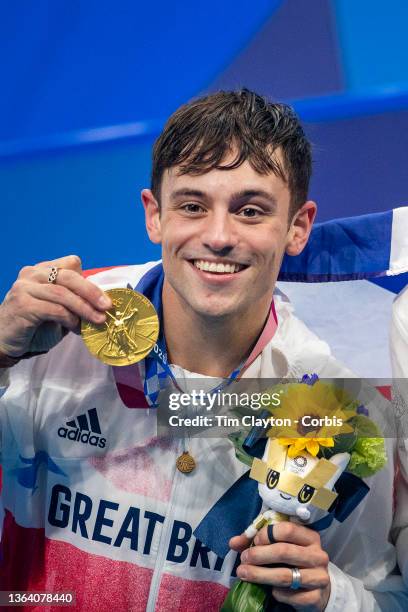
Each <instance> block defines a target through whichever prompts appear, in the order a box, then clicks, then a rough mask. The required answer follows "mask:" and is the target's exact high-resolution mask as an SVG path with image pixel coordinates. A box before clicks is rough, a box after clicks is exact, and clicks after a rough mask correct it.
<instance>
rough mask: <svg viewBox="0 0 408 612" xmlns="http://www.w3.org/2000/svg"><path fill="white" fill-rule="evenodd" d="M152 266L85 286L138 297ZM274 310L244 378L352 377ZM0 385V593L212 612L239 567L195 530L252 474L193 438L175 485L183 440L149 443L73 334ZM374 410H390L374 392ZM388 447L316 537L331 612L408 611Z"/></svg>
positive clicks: (401, 483)
mask: <svg viewBox="0 0 408 612" xmlns="http://www.w3.org/2000/svg"><path fill="white" fill-rule="evenodd" d="M152 265H153V264H146V265H143V266H129V267H122V268H115V269H112V270H109V271H105V272H101V273H98V274H96V275H94V276H92V277H91V279H92V280H93V281H94V282H96V283H97V284H99V285H100V286H101V287H103V288H104V289H108V288H112V287H121V286H122V287H123V286H124V287H126V286H127V284H128V283H130V284H131V285H132V286H135V285H136V283H137V282H138V280H139V279H140V278H141V276H142V275H143V274H145V272H146V271H147V270H148V269H149V267H151V266H152ZM275 307H276V312H277V317H278V328H277V330H276V332H275V334H274V336H273V338H272V340H270V342H269V343H268V344H267V345H266V346H265V347H264V348H263V350H262V352H261V353H260V354H259V355H258V357H257V358H256V359H255V361H253V363H252V364H251V365H250V366H249V368H248V369H247V370H246V371H245V373H244V376H246V377H251V378H257V377H264V378H273V377H294V378H299V377H301V376H303V375H304V374H306V373H307V374H312V373H317V374H318V375H319V376H320V377H328V378H329V377H347V376H350V373H349V372H348V371H347V370H346V368H344V367H343V366H342V365H341V364H339V363H338V362H337V361H336V360H335V359H334V358H333V357H332V356H331V355H330V350H329V347H328V346H327V344H326V343H324V342H323V341H321V340H319V339H318V338H317V337H316V336H315V335H314V334H313V333H311V332H310V331H309V330H308V329H307V328H306V326H305V325H304V324H303V323H302V322H301V321H299V320H298V319H297V318H296V317H295V316H294V314H293V312H292V308H291V306H290V304H288V303H286V302H285V301H284V300H282V299H281V298H280V297H277V298H276V299H275ZM136 367H137V366H136ZM182 374H183V375H185V376H186V378H188V377H189V376H191V374H189V373H186V372H184V373H182ZM178 376H179V377H180V372H178ZM0 387H1V392H2V398H1V399H0V422H1V450H2V468H3V488H2V501H3V506H4V517H3V533H2V541H1V557H0V563H1V564H0V590H25V591H42V590H48V591H53V592H61V591H72V592H75V594H76V607H75V609H77V610H89V611H92V610H98V611H105V610H106V611H108V610H109V611H110V610H112V609H113V610H136V611H139V610H140V611H142V610H159V611H166V612H167V611H168V612H170V611H171V612H174V611H177V610H180V611H181V610H183V611H185V610H187V611H188V612H193V611H206V612H207V611H211V610H217V609H219V606H220V604H221V602H222V601H223V599H224V597H225V595H226V593H227V590H228V588H229V586H230V585H231V584H232V582H233V580H234V577H233V576H231V574H232V573H233V570H234V564H235V563H236V557H237V555H236V553H235V552H233V551H230V553H228V555H227V556H226V557H225V559H221V558H218V557H217V556H216V555H215V553H213V552H211V551H209V550H208V549H207V548H206V547H205V546H203V545H201V544H200V542H198V541H197V540H196V539H195V538H194V536H193V535H192V532H193V531H194V529H195V527H196V526H197V524H198V523H199V522H200V521H201V519H202V518H203V517H204V515H205V514H206V513H207V512H208V510H209V509H210V508H211V507H212V505H213V504H214V503H215V502H216V501H217V500H218V499H219V498H220V497H221V495H222V494H223V493H224V492H225V491H226V489H228V488H229V487H230V486H231V485H232V484H233V483H234V482H235V481H236V480H237V479H238V478H239V477H240V476H241V475H242V474H243V473H244V472H245V471H246V470H247V468H246V466H244V465H243V464H242V463H241V462H240V461H238V460H237V459H236V458H235V454H234V450H233V448H232V445H231V443H230V442H229V441H228V440H227V439H219V438H199V439H198V438H197V439H191V440H190V441H189V446H188V448H189V451H190V453H191V454H192V455H193V457H194V458H195V460H196V462H197V467H196V469H195V470H194V471H193V472H192V473H190V474H189V475H187V476H186V475H185V474H182V473H180V472H179V471H178V470H177V469H176V466H175V461H176V458H177V457H178V456H179V455H180V453H181V450H182V442H181V441H179V440H173V441H169V440H165V439H160V438H157V437H156V427H155V426H156V413H155V410H154V409H150V410H149V409H147V408H128V407H127V405H126V404H125V403H124V400H123V397H124V396H123V388H122V393H121V394H120V393H119V391H118V385H117V380H115V377H114V374H113V369H112V368H111V367H110V366H107V365H105V364H103V363H100V362H99V361H97V360H96V359H94V358H93V357H91V355H90V354H89V353H88V351H87V349H86V347H85V346H84V344H83V342H82V340H81V338H80V337H78V336H76V335H74V334H69V335H68V336H66V337H65V338H64V339H63V340H62V341H61V342H60V343H59V344H58V345H57V346H56V347H54V348H53V349H52V350H51V351H50V352H49V353H48V354H46V355H42V356H39V357H36V358H33V359H30V360H23V361H21V362H20V363H19V364H17V365H16V366H14V367H13V368H11V369H10V370H8V371H7V370H5V371H3V373H2V375H1V378H0ZM125 391H126V389H125ZM128 391H129V390H128ZM375 394H377V392H375ZM376 401H378V403H379V404H381V405H382V406H384V405H386V404H387V402H386V400H384V399H383V398H382V396H380V395H379V394H377V398H376ZM143 405H145V404H143ZM369 408H370V407H369ZM387 409H388V410H389V411H390V413H389V414H390V415H391V407H390V406H388V407H387ZM390 418H391V417H390ZM85 421H86V422H87V423H88V424H90V426H89V429H90V430H91V431H90V432H89V434H90V435H89V437H87V436H85V437H84V439H83V440H82V441H81V440H78V439H77V437H76V434H75V432H76V431H78V424H79V423H81V422H82V423H84V422H85ZM75 428H76V429H75ZM69 432H71V434H70V436H71V437H69V436H68V433H69ZM386 445H387V451H388V463H387V465H386V467H385V468H384V469H383V470H381V471H380V472H379V473H378V474H376V475H375V476H374V477H371V478H368V479H366V482H367V484H368V485H369V486H370V488H371V490H370V492H369V493H368V495H367V496H366V497H365V499H364V500H363V501H362V502H361V503H360V505H359V506H358V507H357V508H356V509H355V510H354V511H353V512H352V514H351V515H350V516H349V517H348V518H347V519H346V520H345V522H344V523H337V522H336V521H334V523H333V524H332V526H331V527H329V528H328V529H327V530H325V531H323V532H321V538H322V545H323V547H324V548H325V549H326V550H327V552H328V554H329V556H330V560H331V562H330V566H329V570H330V577H331V596H330V600H329V603H328V606H327V608H326V612H340V611H341V612H345V611H347V612H349V611H354V610H355V611H359V612H360V611H363V612H371V611H374V610H386V611H387V612H389V611H398V610H401V611H402V610H405V611H406V610H408V591H407V588H406V587H405V585H404V582H403V578H402V577H401V575H399V573H398V571H396V570H395V566H396V561H397V548H398V550H400V547H399V543H400V542H407V539H408V535H407V534H408V529H407V525H408V504H407V503H406V500H407V499H408V488H407V483H406V481H405V480H404V478H401V477H400V478H399V479H398V480H397V481H396V482H394V474H395V471H396V460H397V456H398V453H400V454H401V457H402V462H403V463H404V465H405V464H406V463H407V462H406V457H405V455H406V452H407V451H406V448H405V446H403V445H401V444H400V445H398V444H397V442H396V440H395V439H387V440H386ZM398 447H399V448H398ZM401 475H402V476H406V472H405V471H404V470H402V471H401ZM395 488H397V495H396V497H395V495H394V493H395V491H394V489H395ZM395 502H396V503H397V504H398V508H397V511H396V512H394V509H393V503H395ZM403 504H404V506H403ZM400 559H401V560H403V556H400ZM27 609H28V608H27ZM49 609H50V610H53V609H54V608H53V607H52V606H50V608H49ZM55 609H56V610H57V608H55Z"/></svg>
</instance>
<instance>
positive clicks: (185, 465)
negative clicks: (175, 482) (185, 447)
mask: <svg viewBox="0 0 408 612" xmlns="http://www.w3.org/2000/svg"><path fill="white" fill-rule="evenodd" d="M176 466H177V469H178V470H179V472H182V473H183V474H189V473H190V472H192V471H193V470H194V468H195V466H196V462H195V461H194V459H193V457H192V456H191V455H190V453H189V452H188V451H184V453H183V454H182V455H180V457H179V458H178V459H177V461H176Z"/></svg>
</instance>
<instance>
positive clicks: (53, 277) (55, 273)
mask: <svg viewBox="0 0 408 612" xmlns="http://www.w3.org/2000/svg"><path fill="white" fill-rule="evenodd" d="M57 276H58V268H56V267H55V266H52V268H51V271H50V273H49V275H48V279H47V282H48V283H52V284H53V285H55V284H56V282H57Z"/></svg>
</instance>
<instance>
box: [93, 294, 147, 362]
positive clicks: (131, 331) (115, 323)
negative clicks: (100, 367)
mask: <svg viewBox="0 0 408 612" xmlns="http://www.w3.org/2000/svg"><path fill="white" fill-rule="evenodd" d="M105 293H106V294H107V295H108V296H109V297H110V298H111V300H112V303H113V306H112V308H111V309H110V310H107V311H106V321H105V323H103V324H101V325H97V324H95V323H90V322H88V321H82V322H81V335H82V338H83V341H84V342H85V344H86V346H87V347H88V350H89V352H90V353H92V355H93V356H94V357H96V358H97V359H99V360H100V361H103V363H107V364H109V365H114V366H125V365H131V364H132V363H136V362H138V361H141V360H142V359H143V358H144V357H146V355H147V354H148V353H150V351H151V350H152V348H153V346H154V345H155V344H156V341H157V338H158V335H159V317H158V316H157V312H156V310H155V308H154V306H153V304H152V303H151V302H150V300H148V299H147V297H145V296H144V295H142V294H141V293H138V292H137V291H133V289H109V290H108V291H106V292H105Z"/></svg>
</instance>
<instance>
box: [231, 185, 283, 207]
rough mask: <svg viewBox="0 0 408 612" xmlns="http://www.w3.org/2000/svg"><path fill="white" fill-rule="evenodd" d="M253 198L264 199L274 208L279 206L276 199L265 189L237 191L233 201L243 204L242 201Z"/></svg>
mask: <svg viewBox="0 0 408 612" xmlns="http://www.w3.org/2000/svg"><path fill="white" fill-rule="evenodd" d="M251 198H264V199H265V200H268V201H269V202H270V203H271V204H272V205H273V206H277V201H276V197H275V196H274V195H273V194H272V193H270V192H269V191H265V190H264V189H243V190H242V191H237V192H236V193H234V194H233V195H232V198H231V199H232V200H233V201H234V202H241V201H242V200H249V199H251Z"/></svg>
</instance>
